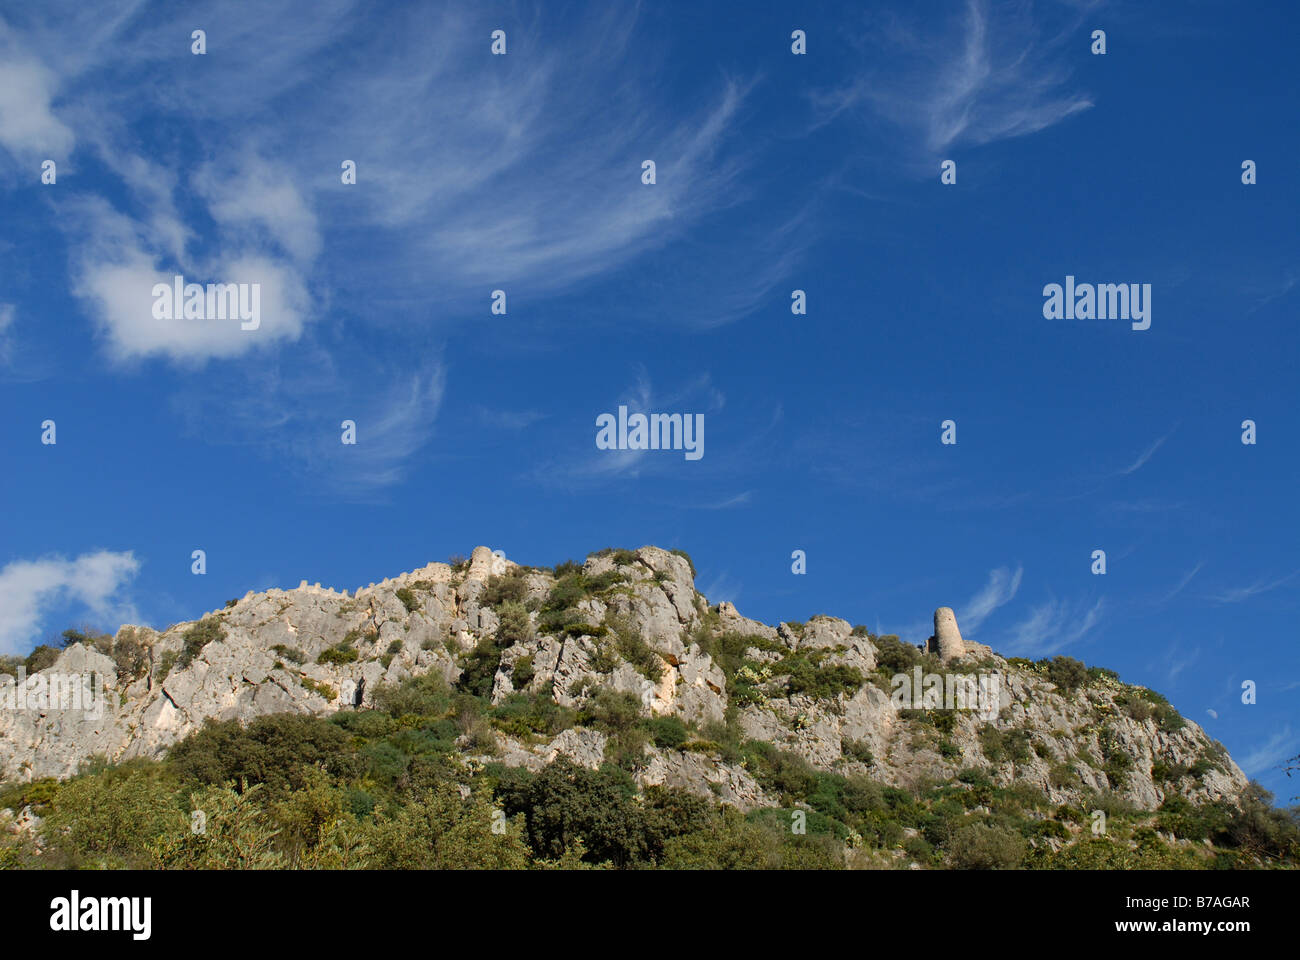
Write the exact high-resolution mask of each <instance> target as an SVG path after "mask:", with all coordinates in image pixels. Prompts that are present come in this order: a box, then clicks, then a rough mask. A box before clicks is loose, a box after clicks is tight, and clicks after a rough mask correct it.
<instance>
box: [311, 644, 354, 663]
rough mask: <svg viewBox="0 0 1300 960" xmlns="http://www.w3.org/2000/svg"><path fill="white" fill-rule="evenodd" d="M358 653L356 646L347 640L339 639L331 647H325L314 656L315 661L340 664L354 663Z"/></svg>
mask: <svg viewBox="0 0 1300 960" xmlns="http://www.w3.org/2000/svg"><path fill="white" fill-rule="evenodd" d="M359 656H360V654H358V653H357V648H356V647H354V646H352V645H351V644H350V643H349V642H348V641H347V640H340V641H339V642H338V643H336V644H334V645H333V646H332V647H326V648H325V649H324V650H322V651H321V652H320V653H319V654H317V656H316V662H317V663H332V664H335V665H340V666H341V665H342V664H345V663H355V662H356V660H357V658H358V657H359Z"/></svg>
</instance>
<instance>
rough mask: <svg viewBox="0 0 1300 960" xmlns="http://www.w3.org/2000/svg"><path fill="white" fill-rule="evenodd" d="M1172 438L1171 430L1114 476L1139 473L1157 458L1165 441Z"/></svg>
mask: <svg viewBox="0 0 1300 960" xmlns="http://www.w3.org/2000/svg"><path fill="white" fill-rule="evenodd" d="M1171 436H1173V430H1170V431H1169V432H1168V433H1166V434H1165V435H1164V436H1163V437H1159V438H1157V439H1156V440H1155V442H1154V443H1152V444H1151V445H1150V446H1149V447H1147V448H1146V449H1145V450H1143V451H1142V453H1140V454H1139V455H1138V458H1137V459H1136V460H1134V461H1133V462H1132V463H1130V464H1129V465H1128V466H1127V467H1124V468H1123V469H1122V470H1119V471H1118V472H1116V473H1115V474H1114V476H1117V477H1127V476H1128V475H1129V474H1132V473H1137V472H1138V471H1139V470H1141V469H1142V468H1143V467H1145V466H1146V465H1147V461H1149V460H1150V459H1151V458H1152V457H1153V456H1155V453H1156V451H1157V450H1159V449H1160V448H1161V447H1162V446H1164V443H1165V441H1166V440H1168V439H1169V438H1170V437H1171Z"/></svg>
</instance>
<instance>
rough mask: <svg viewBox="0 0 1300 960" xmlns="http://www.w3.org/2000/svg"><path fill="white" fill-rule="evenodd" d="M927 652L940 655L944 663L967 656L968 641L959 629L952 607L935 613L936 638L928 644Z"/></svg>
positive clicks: (940, 609) (931, 639)
mask: <svg viewBox="0 0 1300 960" xmlns="http://www.w3.org/2000/svg"><path fill="white" fill-rule="evenodd" d="M926 650H927V651H928V652H930V653H937V654H939V660H940V661H941V662H943V663H947V662H948V661H950V660H956V659H957V658H958V657H963V656H965V655H966V641H964V640H963V639H962V638H961V631H960V630H958V629H957V614H955V613H953V612H952V607H940V608H939V609H938V610H936V611H934V636H933V637H931V638H930V640H929V642H928V643H927V644H926Z"/></svg>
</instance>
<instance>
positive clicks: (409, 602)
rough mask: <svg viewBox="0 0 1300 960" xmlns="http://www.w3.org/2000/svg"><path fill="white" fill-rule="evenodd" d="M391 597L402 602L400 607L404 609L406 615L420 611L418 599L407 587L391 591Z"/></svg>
mask: <svg viewBox="0 0 1300 960" xmlns="http://www.w3.org/2000/svg"><path fill="white" fill-rule="evenodd" d="M393 596H395V597H397V599H398V600H401V601H402V606H404V607H405V608H406V612H407V613H414V612H415V611H416V610H418V609H420V598H419V597H417V596H416V595H415V592H414V591H412V590H411V589H410V588H409V587H398V588H397V589H396V590H394V591H393Z"/></svg>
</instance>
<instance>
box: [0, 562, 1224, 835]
mask: <svg viewBox="0 0 1300 960" xmlns="http://www.w3.org/2000/svg"><path fill="white" fill-rule="evenodd" d="M92 672H93V673H94V674H96V675H99V676H102V677H103V678H104V680H105V684H106V693H107V695H106V697H105V698H104V700H103V703H102V709H101V710H99V711H94V710H77V709H43V710H32V709H28V710H6V711H3V712H0V778H2V779H4V780H8V781H27V780H33V779H36V778H41V777H60V778H63V777H67V776H70V775H71V774H73V773H75V772H76V771H77V770H78V768H79V767H80V766H81V765H82V764H83V763H84V762H85V761H87V760H89V759H91V758H103V759H106V760H108V761H110V762H121V761H124V760H128V759H130V758H133V757H159V756H161V755H163V754H164V753H165V752H166V750H167V748H168V747H170V746H171V745H173V744H175V743H176V742H178V741H179V740H181V739H183V738H185V737H187V736H188V735H190V734H192V733H194V732H196V731H197V730H199V729H200V728H201V727H202V726H203V724H204V722H205V721H206V720H208V719H209V718H211V719H217V720H230V719H240V720H249V719H251V718H254V717H257V716H260V715H265V714H273V713H283V712H294V713H303V714H316V715H325V714H332V713H335V712H337V711H346V710H356V709H363V708H366V707H369V706H371V705H372V702H373V697H374V695H375V693H376V691H378V690H381V689H384V688H385V686H386V685H394V684H399V683H400V682H401V681H403V680H404V679H405V678H410V677H413V676H420V675H424V674H430V673H436V674H438V675H440V676H441V677H442V678H444V679H445V680H446V681H447V682H448V683H450V684H454V685H456V686H457V687H459V688H461V689H465V690H470V691H471V692H475V693H477V694H478V695H479V696H481V697H484V698H490V700H491V702H492V703H493V704H497V705H499V704H504V703H508V702H511V699H512V698H515V699H519V698H520V695H524V696H532V697H533V698H534V699H536V698H537V696H539V695H540V696H541V698H542V699H544V700H550V701H553V703H554V704H555V705H558V706H559V707H561V708H581V707H583V706H584V705H586V704H589V703H590V702H591V701H592V699H593V698H596V697H599V696H601V695H604V696H609V691H614V692H616V693H622V694H626V695H631V698H635V702H637V703H639V705H640V706H639V709H640V711H641V713H642V715H643V716H646V717H676V718H678V719H679V720H680V721H681V723H680V725H678V726H679V729H681V730H683V731H684V733H683V735H682V736H679V737H676V738H674V739H675V741H678V742H670V743H667V744H660V743H655V742H651V743H645V744H638V745H637V748H636V753H637V755H636V756H634V757H632V758H631V761H630V762H626V763H624V766H626V767H628V768H629V769H630V770H631V771H632V773H633V776H634V779H635V781H636V783H637V784H638V785H639V786H642V787H647V786H655V785H665V786H671V787H680V788H684V789H686V790H688V791H690V792H692V793H695V794H698V795H701V796H705V797H710V798H712V799H715V800H718V801H721V802H723V803H726V804H731V805H733V806H735V807H737V808H739V809H740V810H742V811H745V810H752V809H754V808H756V807H761V806H765V805H769V804H774V803H775V802H776V801H774V800H773V799H772V798H771V797H769V796H768V795H766V794H765V791H764V788H763V786H762V785H761V784H760V782H759V780H758V779H756V778H755V776H753V775H752V774H751V772H750V771H749V770H747V769H746V766H745V764H744V762H743V761H737V760H735V759H734V758H733V759H729V758H728V756H727V754H726V751H724V750H722V749H721V748H720V747H719V746H718V744H717V743H715V742H713V741H712V740H711V739H710V731H711V730H712V729H715V728H717V727H719V725H721V724H724V723H727V724H730V725H738V726H739V728H740V730H741V731H742V732H743V734H744V736H746V737H748V738H750V739H752V740H757V741H764V742H766V743H769V744H771V745H773V746H775V747H777V748H780V749H781V750H782V751H788V752H790V753H793V754H797V755H798V756H799V757H801V758H803V760H805V761H806V762H807V763H808V764H810V765H811V766H812V767H813V768H816V769H818V770H824V771H830V772H835V773H838V774H842V775H845V776H851V775H854V774H868V775H869V776H870V777H871V778H873V779H874V780H876V781H879V782H881V783H884V784H888V785H892V786H900V787H910V786H914V785H916V784H918V783H942V782H947V781H953V780H954V779H955V778H957V777H959V776H965V777H967V778H969V777H970V776H971V771H978V775H980V776H984V777H987V778H988V779H989V780H991V781H992V783H994V784H995V785H999V786H1006V785H1009V784H1011V783H1013V782H1014V783H1027V784H1030V785H1033V786H1034V787H1035V788H1037V789H1040V790H1041V791H1043V792H1044V794H1045V795H1046V796H1047V797H1049V798H1050V799H1051V801H1052V802H1054V803H1071V802H1076V801H1078V800H1079V799H1080V798H1081V797H1083V796H1084V795H1086V794H1088V793H1089V792H1091V791H1111V792H1113V793H1115V794H1118V795H1119V796H1121V797H1123V798H1124V799H1125V800H1127V801H1128V802H1129V803H1131V804H1133V805H1134V806H1135V807H1136V808H1137V809H1142V810H1154V809H1156V808H1157V807H1159V806H1160V804H1161V803H1162V802H1163V801H1164V800H1165V799H1166V798H1167V797H1169V796H1170V795H1173V794H1180V795H1182V796H1183V797H1185V798H1186V799H1187V800H1189V801H1191V802H1193V803H1201V802H1207V801H1215V800H1225V799H1226V800H1231V799H1232V798H1234V797H1236V796H1237V795H1238V794H1239V793H1240V792H1241V790H1242V788H1243V787H1245V786H1246V783H1247V780H1246V777H1245V776H1244V775H1243V774H1242V772H1241V770H1240V769H1239V768H1238V767H1237V765H1236V764H1235V763H1233V761H1232V760H1231V758H1229V756H1228V755H1227V753H1226V751H1225V750H1224V749H1223V747H1222V746H1221V745H1220V744H1218V743H1217V742H1215V741H1213V740H1211V739H1210V738H1209V737H1207V736H1206V734H1205V733H1204V731H1202V729H1201V728H1200V727H1199V726H1197V725H1196V724H1195V723H1193V722H1191V721H1189V720H1185V719H1184V718H1182V717H1181V716H1179V715H1178V714H1177V713H1176V711H1174V710H1173V708H1172V707H1170V706H1169V704H1168V703H1167V702H1166V701H1165V700H1164V699H1163V698H1162V697H1160V696H1159V695H1158V694H1155V693H1154V692H1152V691H1149V690H1146V689H1144V688H1141V687H1135V686H1131V685H1127V684H1124V683H1121V682H1119V680H1118V678H1117V677H1116V676H1115V675H1114V674H1113V673H1110V672H1108V671H1105V670H1097V669H1095V668H1094V669H1092V670H1086V671H1085V670H1084V669H1083V666H1082V664H1079V663H1078V662H1077V661H1072V660H1069V659H1068V658H1058V660H1057V661H1053V662H1050V663H1049V662H1040V663H1030V662H1028V661H1024V660H1016V659H1006V658H1003V657H1001V656H998V655H997V654H996V653H994V652H993V651H992V650H990V649H989V648H988V647H985V646H981V645H978V644H973V643H969V642H967V641H964V640H963V639H962V637H961V633H960V629H959V627H958V624H957V621H956V617H955V616H954V614H953V611H952V610H951V609H949V608H947V607H941V608H940V609H939V610H938V611H937V612H936V614H935V633H934V636H933V637H931V638H929V640H928V641H926V642H925V643H923V644H919V645H917V644H907V643H903V642H901V641H900V640H899V639H898V638H896V637H891V636H886V637H877V636H873V635H871V634H870V633H869V632H868V631H866V630H865V629H864V628H861V627H856V628H855V627H854V626H852V625H851V624H849V623H848V622H847V621H844V620H840V619H837V618H835V617H830V616H817V617H813V618H812V619H811V620H809V621H808V622H806V623H794V622H790V623H781V624H778V625H776V626H769V625H767V624H764V623H760V622H757V621H755V620H750V619H748V618H746V617H744V616H742V615H741V613H740V612H739V611H738V610H737V609H736V608H735V606H733V605H732V604H730V603H720V604H717V605H715V606H710V605H709V604H708V601H707V600H706V598H705V597H703V596H702V595H701V594H700V593H699V592H698V591H697V590H696V589H695V583H694V571H693V568H692V564H691V561H690V559H689V558H688V557H686V556H685V555H684V554H681V553H680V552H671V551H668V550H662V549H659V548H656V547H642V548H641V549H639V550H635V551H629V550H609V551H602V552H601V553H599V554H594V555H592V556H590V557H589V558H588V559H587V560H586V562H585V563H584V564H582V565H580V566H579V565H577V564H566V565H561V566H560V567H558V568H556V569H554V570H550V569H544V568H526V567H520V566H517V565H516V564H513V563H511V562H509V561H507V560H505V559H504V558H503V557H501V556H500V555H494V554H493V552H492V551H491V550H489V549H488V548H486V547H478V548H476V549H475V550H474V551H473V554H472V557H471V558H470V559H469V560H468V561H460V562H456V563H455V564H454V565H453V564H451V563H430V564H428V565H427V566H425V567H422V568H420V569H418V570H414V571H411V572H409V573H404V574H401V575H400V576H397V577H394V578H392V579H388V580H384V581H383V582H382V583H377V584H372V585H370V586H369V587H365V588H363V589H359V590H357V591H356V592H355V593H353V594H349V593H348V592H347V591H341V592H340V591H335V590H332V589H328V588H322V587H321V586H320V584H315V585H308V584H307V583H306V582H303V583H302V584H300V585H299V586H298V588H297V589H294V590H278V589H277V590H268V591H265V592H262V593H252V592H250V593H248V594H246V595H245V596H244V597H243V598H241V599H239V600H235V601H231V602H230V603H229V604H227V606H226V608H224V609H221V610H215V611H212V612H211V613H209V614H207V615H206V616H204V617H202V618H200V619H199V620H196V621H192V622H188V623H180V624H176V625H174V626H172V627H169V628H168V629H166V630H164V631H162V632H158V631H155V630H152V629H150V628H147V627H138V626H124V627H122V628H121V629H120V630H119V631H118V632H117V634H116V636H115V637H113V638H112V640H111V642H109V638H107V637H106V636H105V637H103V638H101V640H100V642H98V643H93V642H90V643H74V644H71V645H70V646H68V647H67V648H66V649H65V650H63V651H62V652H61V653H60V654H59V655H58V658H57V659H56V660H55V661H54V662H53V663H52V664H51V665H49V666H47V667H45V668H44V669H43V670H42V671H41V673H40V674H37V675H36V676H33V677H29V678H27V680H26V681H25V686H31V685H33V684H39V683H40V682H41V680H40V677H41V676H42V675H54V674H63V675H73V674H77V675H86V674H88V673H92ZM900 675H907V676H909V677H913V676H914V677H916V678H917V679H919V678H921V677H922V676H923V675H924V676H927V677H930V676H939V677H940V679H942V678H944V677H948V678H952V677H958V678H962V677H966V678H969V679H970V681H971V683H972V684H982V686H980V687H978V689H981V690H983V691H985V692H986V693H987V694H989V695H990V696H992V697H994V698H995V699H994V700H993V702H992V704H990V703H989V702H988V699H987V697H986V698H985V700H984V702H982V703H980V704H979V707H980V708H979V709H935V708H933V706H932V705H930V708H928V709H927V708H926V706H927V705H925V704H920V703H919V701H918V702H915V703H911V704H902V705H900V702H899V701H898V698H897V697H896V696H894V694H895V692H896V691H897V689H898V681H897V679H896V678H897V677H899V676H900ZM11 689H12V685H11ZM972 689H976V688H975V687H972ZM917 695H918V697H919V695H920V694H919V691H918V694H917ZM631 698H628V697H624V700H625V702H631ZM575 715H577V716H581V713H580V712H578V713H576V714H575ZM462 740H463V743H462V750H463V753H464V755H465V756H466V758H467V759H468V760H469V761H471V762H473V761H474V760H475V758H476V757H477V758H479V759H482V760H485V761H486V760H492V761H494V762H498V763H503V764H506V765H508V766H513V767H527V768H529V769H531V770H538V769H541V768H542V767H543V766H545V765H546V764H547V763H548V762H549V761H551V760H553V759H555V758H557V757H560V756H564V757H568V758H570V759H572V760H573V761H574V762H576V763H578V764H581V765H583V766H587V767H595V766H598V765H599V764H601V763H602V761H604V760H606V759H608V758H609V754H610V752H611V751H612V750H614V749H616V748H617V745H615V744H614V743H612V742H611V738H610V736H609V735H608V734H607V732H604V731H602V730H601V729H599V727H598V725H583V724H581V723H575V725H573V726H571V727H569V728H567V729H564V730H563V731H561V732H559V733H558V734H553V733H552V732H549V731H548V732H546V733H544V734H539V733H536V732H531V731H528V730H522V731H521V730H519V729H517V728H511V729H509V730H507V729H499V728H498V729H493V730H489V731H488V733H487V734H483V733H482V732H480V733H479V734H476V735H474V736H466V737H464V738H462ZM623 759H624V760H627V758H623Z"/></svg>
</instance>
